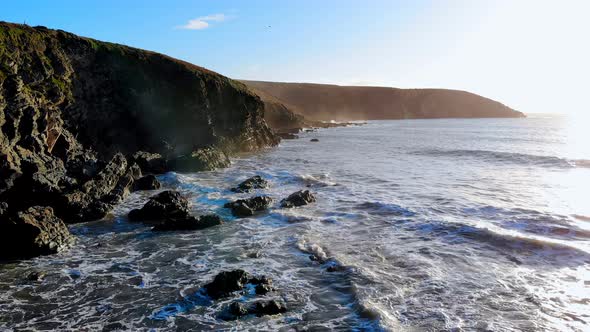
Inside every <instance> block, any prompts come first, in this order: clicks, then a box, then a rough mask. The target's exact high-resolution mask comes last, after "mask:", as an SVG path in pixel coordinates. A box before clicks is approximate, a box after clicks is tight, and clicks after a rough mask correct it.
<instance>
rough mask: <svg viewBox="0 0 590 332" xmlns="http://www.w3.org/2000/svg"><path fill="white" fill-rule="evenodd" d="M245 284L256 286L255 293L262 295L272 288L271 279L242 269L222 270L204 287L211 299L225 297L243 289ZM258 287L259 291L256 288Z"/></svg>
mask: <svg viewBox="0 0 590 332" xmlns="http://www.w3.org/2000/svg"><path fill="white" fill-rule="evenodd" d="M247 284H251V285H254V286H256V287H255V289H256V294H259V295H262V294H266V293H268V292H270V291H272V290H273V288H272V279H270V278H267V277H265V276H261V277H255V276H252V275H250V274H249V273H248V272H246V271H244V270H233V271H224V272H221V273H219V274H218V275H217V276H215V279H214V280H213V281H212V282H210V283H209V284H207V285H205V286H204V288H205V290H206V291H207V294H209V296H210V297H211V298H213V299H219V298H222V297H227V296H229V295H231V293H233V292H236V291H240V290H243V289H244V288H245V287H246V285H247ZM258 289H260V291H259V290H258Z"/></svg>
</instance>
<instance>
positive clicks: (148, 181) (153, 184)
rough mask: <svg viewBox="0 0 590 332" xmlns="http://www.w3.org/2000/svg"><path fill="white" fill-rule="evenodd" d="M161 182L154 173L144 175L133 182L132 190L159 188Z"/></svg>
mask: <svg viewBox="0 0 590 332" xmlns="http://www.w3.org/2000/svg"><path fill="white" fill-rule="evenodd" d="M161 186H162V184H161V183H160V181H158V178H156V177H155V176H154V175H152V174H150V175H146V176H144V177H142V178H139V179H138V180H137V181H135V182H134V183H133V190H134V191H138V190H156V189H160V187H161Z"/></svg>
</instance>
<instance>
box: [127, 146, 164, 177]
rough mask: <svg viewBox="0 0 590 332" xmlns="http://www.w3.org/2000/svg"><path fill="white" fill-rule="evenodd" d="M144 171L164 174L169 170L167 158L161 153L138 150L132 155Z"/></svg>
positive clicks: (132, 158)
mask: <svg viewBox="0 0 590 332" xmlns="http://www.w3.org/2000/svg"><path fill="white" fill-rule="evenodd" d="M131 160H133V161H134V162H135V163H137V165H139V168H141V171H142V172H144V173H153V174H162V173H166V172H167V171H168V165H167V162H166V159H164V158H163V157H162V155H160V154H159V153H149V152H145V151H138V152H136V153H134V154H133V156H132V157H131Z"/></svg>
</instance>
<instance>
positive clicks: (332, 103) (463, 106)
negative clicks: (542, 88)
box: [242, 81, 524, 121]
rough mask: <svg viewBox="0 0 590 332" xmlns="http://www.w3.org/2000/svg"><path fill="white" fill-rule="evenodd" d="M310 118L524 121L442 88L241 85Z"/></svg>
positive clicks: (476, 98) (487, 102) (504, 108)
mask: <svg viewBox="0 0 590 332" xmlns="http://www.w3.org/2000/svg"><path fill="white" fill-rule="evenodd" d="M242 82H243V83H245V84H246V85H248V86H249V87H251V88H252V89H254V90H256V91H261V92H263V94H262V95H261V97H262V99H263V100H266V98H265V95H266V96H272V97H273V98H275V99H276V100H278V101H280V102H282V103H283V104H284V105H285V106H286V107H287V108H290V109H292V110H293V111H294V112H298V113H300V114H302V115H304V116H305V117H306V118H309V119H312V120H322V121H328V120H338V121H346V120H383V119H427V118H489V117H523V116H524V115H523V114H522V113H520V112H517V111H515V110H513V109H511V108H509V107H507V106H505V105H503V104H501V103H499V102H497V101H494V100H491V99H488V98H485V97H482V96H478V95H476V94H473V93H469V92H465V91H458V90H444V89H395V88H383V87H355V86H337V85H324V84H307V83H275V82H260V81H242Z"/></svg>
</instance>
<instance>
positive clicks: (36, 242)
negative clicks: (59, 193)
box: [0, 206, 76, 259]
mask: <svg viewBox="0 0 590 332" xmlns="http://www.w3.org/2000/svg"><path fill="white" fill-rule="evenodd" d="M75 242H76V238H75V237H74V236H73V235H72V234H71V233H70V231H69V230H68V227H67V226H66V225H65V224H64V222H63V221H62V220H61V219H59V218H58V217H56V216H55V215H54V214H53V209H52V208H50V207H44V206H34V207H30V208H28V209H27V210H25V211H21V212H18V213H17V214H16V215H15V216H11V217H8V218H4V217H3V219H2V220H0V259H12V258H30V257H34V256H39V255H49V254H54V253H58V252H62V251H64V250H66V249H68V248H70V247H71V246H72V245H73V244H74V243H75Z"/></svg>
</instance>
